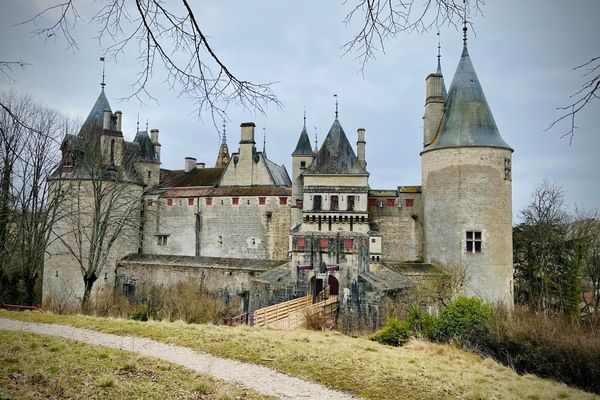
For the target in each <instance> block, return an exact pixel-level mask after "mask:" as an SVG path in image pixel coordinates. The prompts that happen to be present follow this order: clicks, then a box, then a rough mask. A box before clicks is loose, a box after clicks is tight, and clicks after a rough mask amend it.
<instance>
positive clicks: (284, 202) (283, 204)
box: [279, 197, 287, 206]
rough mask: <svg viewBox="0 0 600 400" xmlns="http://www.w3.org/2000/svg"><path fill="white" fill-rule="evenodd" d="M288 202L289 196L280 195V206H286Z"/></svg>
mask: <svg viewBox="0 0 600 400" xmlns="http://www.w3.org/2000/svg"><path fill="white" fill-rule="evenodd" d="M286 204H287V197H280V198H279V205H280V206H285V205H286Z"/></svg>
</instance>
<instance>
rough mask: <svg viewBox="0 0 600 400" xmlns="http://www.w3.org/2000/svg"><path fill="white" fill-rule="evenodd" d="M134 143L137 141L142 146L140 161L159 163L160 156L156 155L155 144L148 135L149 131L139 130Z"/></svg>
mask: <svg viewBox="0 0 600 400" xmlns="http://www.w3.org/2000/svg"><path fill="white" fill-rule="evenodd" d="M133 142H134V143H137V144H138V145H139V146H140V159H139V161H147V162H153V163H158V162H160V161H159V160H158V157H156V152H155V151H154V145H153V144H152V141H151V140H150V137H149V136H148V132H147V131H138V133H136V135H135V138H134V139H133Z"/></svg>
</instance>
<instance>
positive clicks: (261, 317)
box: [254, 296, 312, 328]
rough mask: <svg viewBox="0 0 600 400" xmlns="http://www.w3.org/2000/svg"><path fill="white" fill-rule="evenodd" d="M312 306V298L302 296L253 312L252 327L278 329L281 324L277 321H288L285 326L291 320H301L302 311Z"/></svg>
mask: <svg viewBox="0 0 600 400" xmlns="http://www.w3.org/2000/svg"><path fill="white" fill-rule="evenodd" d="M311 304H312V296H304V297H300V298H297V299H294V300H289V301H284V302H283V303H279V304H275V305H272V306H269V307H265V308H261V309H259V310H256V311H254V326H269V327H273V328H280V325H282V323H279V321H281V320H283V319H288V321H287V322H285V324H286V325H287V324H289V323H290V322H291V320H294V321H295V320H296V319H298V318H302V317H303V315H302V312H301V311H302V310H303V309H305V308H306V307H308V306H310V305H311Z"/></svg>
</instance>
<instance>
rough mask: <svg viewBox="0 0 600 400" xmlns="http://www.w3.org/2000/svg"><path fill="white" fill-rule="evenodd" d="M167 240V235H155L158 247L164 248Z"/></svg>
mask: <svg viewBox="0 0 600 400" xmlns="http://www.w3.org/2000/svg"><path fill="white" fill-rule="evenodd" d="M168 238H169V236H168V235H157V236H156V242H157V243H158V245H159V246H166V245H167V240H168Z"/></svg>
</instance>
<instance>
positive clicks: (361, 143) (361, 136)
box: [356, 128, 367, 167]
mask: <svg viewBox="0 0 600 400" xmlns="http://www.w3.org/2000/svg"><path fill="white" fill-rule="evenodd" d="M356 132H357V133H358V141H357V142H356V153H357V156H358V161H360V162H361V163H362V165H363V167H364V166H366V165H367V161H366V158H365V145H366V144H367V142H365V129H364V128H358V129H357V130H356Z"/></svg>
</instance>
